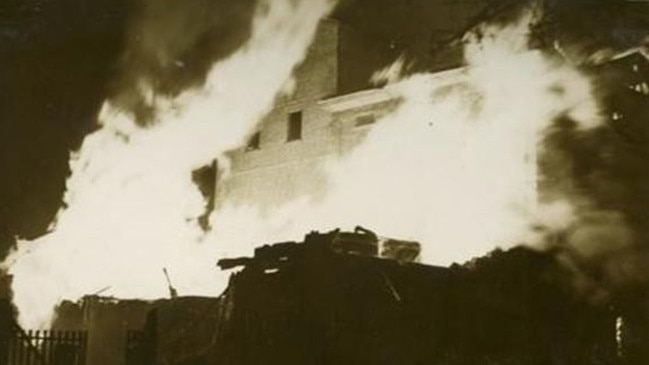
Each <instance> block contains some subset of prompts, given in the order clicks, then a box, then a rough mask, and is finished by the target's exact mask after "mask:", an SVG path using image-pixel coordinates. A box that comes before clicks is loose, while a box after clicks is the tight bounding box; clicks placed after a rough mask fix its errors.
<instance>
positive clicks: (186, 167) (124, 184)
mask: <svg viewBox="0 0 649 365" xmlns="http://www.w3.org/2000/svg"><path fill="white" fill-rule="evenodd" d="M294 3H295V2H294V1H289V0H284V1H278V0H272V1H270V0H269V1H268V2H267V3H266V7H264V8H263V11H262V10H260V12H259V15H258V17H257V18H256V20H255V23H254V29H253V35H252V38H251V39H250V41H249V42H248V43H247V44H246V45H245V46H244V47H243V48H242V49H241V50H239V51H238V52H237V53H235V54H234V55H233V56H231V57H230V58H229V59H227V60H225V61H223V62H220V63H218V64H216V65H215V66H214V68H213V70H212V72H211V74H210V76H209V80H208V83H207V86H206V87H205V89H204V90H201V91H200V92H192V93H186V94H184V95H182V96H181V97H179V98H178V99H176V100H172V101H164V102H159V103H158V104H159V105H158V107H159V108H160V109H161V110H163V111H164V112H161V113H159V114H158V115H159V118H158V121H157V123H155V124H154V125H153V126H152V127H149V128H147V129H142V128H140V127H137V126H136V124H135V123H134V122H133V121H132V120H129V119H128V118H125V117H124V115H123V114H120V113H118V112H117V111H115V110H112V109H111V107H110V105H107V106H106V107H105V108H104V110H103V112H102V116H101V120H102V123H103V124H102V128H101V129H100V130H98V131H97V132H95V133H93V134H92V135H90V136H88V137H87V138H86V140H85V141H84V144H83V146H82V148H81V150H80V151H79V153H78V155H77V156H75V157H74V158H73V160H72V163H71V166H72V176H71V177H70V179H69V181H68V192H67V194H66V197H65V202H66V204H67V207H66V208H64V209H62V210H61V212H60V213H59V215H58V217H57V220H56V223H55V224H54V226H53V231H52V232H51V233H50V234H48V235H46V236H44V237H42V238H40V239H39V240H37V241H35V242H29V243H27V242H25V243H22V244H21V245H20V247H19V249H18V250H17V251H16V252H14V253H13V254H12V255H11V257H10V258H9V259H8V260H7V263H8V265H10V270H11V273H12V274H14V276H15V281H14V299H15V303H16V304H17V306H18V307H19V309H20V313H21V317H20V320H21V322H22V324H23V325H25V326H27V327H34V326H42V325H44V324H46V323H47V322H48V321H49V320H51V316H52V308H53V307H54V305H55V304H56V303H57V302H58V301H60V300H61V299H65V298H67V299H76V298H80V297H81V296H83V295H85V294H89V293H93V292H96V291H97V290H99V289H102V288H104V287H106V286H110V287H111V288H110V291H109V293H111V294H112V295H115V296H118V297H138V298H157V297H162V296H165V295H166V293H167V292H166V290H167V288H166V286H165V282H164V280H162V276H161V275H162V274H161V268H162V267H167V268H169V270H170V272H171V274H172V276H173V280H174V284H175V286H176V287H177V288H178V290H179V292H181V293H183V294H202V295H215V294H218V291H219V290H220V289H222V287H223V285H224V284H225V281H224V280H223V276H222V274H219V273H218V272H217V271H216V269H215V267H214V263H215V260H216V259H217V258H218V257H219V255H224V254H229V255H232V254H240V253H248V250H249V249H250V248H251V247H252V246H253V245H256V244H261V243H267V242H273V241H275V240H286V239H299V238H300V237H301V236H302V235H303V234H304V233H305V232H307V231H309V230H311V229H314V228H317V229H327V228H334V227H349V226H350V225H355V224H363V225H366V226H367V227H370V228H373V229H376V230H377V231H378V232H380V233H381V234H382V235H387V236H394V237H398V238H404V239H405V238H409V239H415V240H418V241H420V242H422V243H423V244H424V252H423V254H424V256H423V259H424V261H425V262H428V263H436V264H449V263H451V262H454V261H464V260H466V259H469V258H471V257H474V256H476V255H480V254H483V253H485V252H487V251H489V250H491V249H493V248H494V247H495V246H501V247H503V246H511V245H514V244H518V243H520V242H522V241H530V240H531V239H533V238H534V237H531V236H530V229H529V226H530V224H531V223H532V222H538V221H541V222H542V223H545V224H547V225H557V224H567V221H569V220H570V219H571V214H570V213H571V210H570V207H568V208H566V209H563V208H562V207H564V206H559V208H557V206H553V207H552V209H546V207H544V206H540V207H539V205H538V204H537V200H536V197H535V192H536V168H535V166H536V162H535V156H536V151H537V149H536V148H537V145H538V143H539V140H540V138H542V136H543V133H544V131H545V130H546V129H547V127H548V126H549V125H550V124H551V122H552V121H553V119H554V118H556V117H557V116H559V115H568V116H570V117H571V118H572V119H573V120H575V121H576V122H578V124H579V125H580V126H582V127H584V128H587V127H592V126H593V125H594V124H596V123H597V122H598V120H599V119H598V115H597V107H596V104H595V102H594V101H593V98H592V95H591V89H590V84H589V82H588V80H587V79H586V78H585V77H584V76H583V75H581V74H580V73H579V72H577V71H575V69H573V68H572V67H570V65H567V64H565V63H562V62H559V61H558V60H556V59H553V58H551V57H548V56H546V55H544V54H543V53H541V52H540V51H538V50H531V49H529V48H528V46H527V45H528V25H529V23H530V22H531V21H532V20H533V19H532V16H531V15H530V16H527V17H525V19H524V20H523V21H521V22H520V23H517V24H515V25H513V26H508V27H504V28H495V27H492V28H485V29H483V32H482V35H481V37H473V38H470V39H469V41H468V45H467V47H466V50H465V54H466V60H467V66H466V67H465V68H464V69H462V70H461V71H459V72H458V73H459V74H460V75H461V76H460V77H459V78H458V82H456V83H454V85H453V86H452V87H445V88H440V86H439V84H438V83H437V82H436V81H435V80H436V78H434V77H431V75H427V74H418V75H413V76H410V77H408V78H406V79H403V80H401V81H399V82H396V83H394V84H391V85H388V86H386V90H387V91H388V92H390V93H391V94H393V95H394V96H395V98H398V99H400V100H401V102H400V104H399V106H398V108H397V109H396V110H395V111H394V112H393V113H391V114H389V115H387V116H386V117H384V118H383V119H382V120H380V121H378V123H377V125H376V126H375V127H374V128H373V130H372V131H371V132H370V133H369V135H368V136H367V138H366V139H365V141H364V143H363V144H362V145H361V146H359V147H358V148H357V149H356V150H355V151H354V152H353V153H352V154H351V155H349V156H346V157H345V158H344V160H343V161H336V162H335V163H333V164H332V166H329V167H328V168H327V170H328V176H329V189H328V191H327V193H326V195H325V196H320V197H317V198H309V197H307V198H305V199H301V200H298V201H294V202H291V203H288V204H287V205H286V206H285V207H283V208H282V209H278V210H274V211H273V214H272V216H267V215H263V214H260V213H258V212H257V210H256V209H255V208H254V207H252V208H250V207H243V208H242V207H229V206H228V205H227V204H223V205H222V209H219V210H218V211H216V212H214V214H213V215H212V217H211V223H212V224H211V226H212V227H214V228H213V230H212V232H210V233H209V234H207V235H205V234H203V232H201V230H200V229H199V228H198V226H197V224H196V218H197V217H198V216H199V215H200V214H201V213H202V211H203V208H204V204H205V202H204V201H203V199H202V197H201V196H200V194H199V192H198V190H197V189H196V188H195V186H194V185H193V184H192V183H191V171H192V170H193V169H195V168H197V167H200V166H201V165H204V164H206V163H207V162H209V161H210V160H211V159H213V158H214V157H216V156H218V155H220V154H221V153H222V152H224V151H225V150H227V149H230V148H233V147H235V146H237V145H238V144H240V143H241V142H242V140H243V139H244V137H245V136H246V135H247V133H249V131H250V130H251V129H252V128H253V127H254V125H255V124H256V123H257V121H258V120H259V119H260V117H261V116H262V115H263V114H264V112H266V111H267V110H268V109H269V108H270V107H271V106H272V102H273V98H274V97H275V95H276V94H277V93H278V92H279V91H280V90H281V88H282V86H283V85H285V84H286V81H287V79H288V78H289V77H290V72H291V69H292V68H293V66H294V65H295V64H296V63H297V62H299V60H300V59H301V58H302V57H303V55H304V50H305V48H306V47H307V45H308V43H309V41H310V40H311V38H312V36H313V33H314V31H315V25H316V23H317V21H318V19H319V18H320V17H322V16H323V14H326V12H327V11H328V10H329V9H330V6H331V4H330V3H329V2H328V1H324V0H321V1H312V0H310V1H303V2H298V3H297V4H295V5H294ZM306 3H308V4H306ZM447 86H448V84H447ZM143 87H144V88H145V87H146V86H143ZM559 213H561V214H559ZM557 217H558V218H557Z"/></svg>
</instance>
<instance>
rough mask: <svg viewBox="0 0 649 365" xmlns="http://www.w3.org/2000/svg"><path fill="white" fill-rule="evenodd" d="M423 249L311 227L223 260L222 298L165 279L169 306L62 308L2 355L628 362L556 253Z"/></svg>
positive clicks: (121, 359) (613, 320)
mask: <svg viewBox="0 0 649 365" xmlns="http://www.w3.org/2000/svg"><path fill="white" fill-rule="evenodd" d="M419 248H420V247H419V244H418V243H416V242H409V241H399V240H393V239H383V238H380V237H378V236H377V235H375V234H374V233H372V232H371V231H369V230H365V229H363V228H360V227H358V228H357V229H356V230H355V231H354V232H341V231H339V230H336V231H332V232H329V233H324V234H322V233H317V232H312V233H310V234H308V235H307V236H306V237H305V238H304V242H300V243H298V242H283V243H277V244H273V245H266V246H262V247H259V248H257V249H256V250H255V254H254V257H242V258H231V259H222V260H220V261H219V262H218V266H219V267H220V268H221V269H224V270H231V269H237V270H236V271H234V272H233V273H232V274H231V276H230V281H229V285H228V287H227V289H226V290H225V291H224V293H223V294H222V295H221V296H220V297H218V298H207V297H182V296H181V297H178V296H174V295H173V293H174V292H175V290H174V289H173V287H172V286H171V285H170V291H171V293H172V297H171V299H162V300H157V301H153V302H147V301H142V300H116V299H112V298H104V297H100V296H97V295H95V296H87V297H85V298H84V299H83V300H82V301H81V302H78V303H73V302H64V303H62V304H61V305H60V306H59V308H58V310H57V312H58V313H57V319H56V320H55V322H54V324H53V330H52V331H49V335H48V332H44V333H42V334H39V333H32V332H30V333H26V332H23V331H21V330H20V328H19V327H18V326H14V331H19V333H18V335H16V336H14V337H13V341H4V342H2V343H3V344H4V345H5V346H4V347H1V348H0V350H2V351H4V352H3V353H2V355H3V356H4V357H3V358H2V360H3V361H4V360H5V359H9V362H8V363H10V364H14V363H20V364H70V365H71V364H91V365H101V364H125V365H147V364H635V363H637V362H635V361H636V360H638V359H639V358H635V359H634V358H633V356H636V355H637V354H636V355H634V353H633V351H634V348H633V346H634V342H633V341H636V343H635V345H636V347H637V345H638V341H637V340H638V338H634V337H633V335H634V333H633V323H624V322H621V320H620V319H619V317H618V315H619V314H618V313H616V312H615V311H614V310H613V309H612V307H611V306H610V305H609V304H602V303H594V302H593V301H591V300H588V299H587V298H584V297H583V296H581V295H576V294H575V291H574V290H573V289H572V288H571V287H570V284H569V279H567V277H568V276H569V275H570V274H569V273H567V272H566V270H565V268H563V267H562V265H560V264H559V263H558V261H557V259H556V255H553V254H550V253H542V252H538V251H533V250H530V249H527V248H523V247H519V248H515V249H512V250H509V251H494V252H492V254H490V255H488V256H486V257H483V258H480V259H477V260H474V261H472V262H470V263H468V264H465V265H462V266H460V265H453V266H451V267H449V268H444V267H435V266H428V265H423V264H420V263H418V257H419ZM6 313H7V311H5V314H6ZM4 320H6V321H7V323H9V322H11V320H10V319H9V316H7V315H5V318H4ZM636 327H637V326H636ZM5 332H6V331H5ZM637 334H638V333H636V335H637ZM5 336H7V333H5ZM39 336H40V337H39ZM57 336H58V337H57ZM9 337H11V336H9ZM36 337H38V338H42V339H43V340H42V341H43V342H42V343H49V347H47V346H45V347H44V349H43V348H41V347H43V346H41V345H40V344H39V342H34V341H32V339H34V338H36ZM636 337H637V336H636ZM46 338H47V339H46ZM45 350H47V351H45ZM635 351H636V352H637V351H638V349H637V348H636V349H635ZM12 357H13V360H12ZM16 357H20V359H22V360H21V361H22V362H20V361H18V362H16ZM39 359H40V360H39ZM41 360H42V361H41ZM39 361H40V362H39ZM5 363H6V362H3V363H2V364H5Z"/></svg>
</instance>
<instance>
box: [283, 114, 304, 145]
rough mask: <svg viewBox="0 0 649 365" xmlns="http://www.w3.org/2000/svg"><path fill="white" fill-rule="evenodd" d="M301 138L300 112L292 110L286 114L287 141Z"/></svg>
mask: <svg viewBox="0 0 649 365" xmlns="http://www.w3.org/2000/svg"><path fill="white" fill-rule="evenodd" d="M298 139H302V112H293V113H290V114H289V115H288V134H287V138H286V140H287V141H288V142H290V141H295V140H298Z"/></svg>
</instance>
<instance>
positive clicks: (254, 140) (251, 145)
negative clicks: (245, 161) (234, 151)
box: [246, 132, 261, 151]
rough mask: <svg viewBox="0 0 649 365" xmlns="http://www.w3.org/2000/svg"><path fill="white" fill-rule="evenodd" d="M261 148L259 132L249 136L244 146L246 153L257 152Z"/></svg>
mask: <svg viewBox="0 0 649 365" xmlns="http://www.w3.org/2000/svg"><path fill="white" fill-rule="evenodd" d="M260 147H261V132H257V133H255V134H253V135H252V136H250V139H248V144H247V145H246V151H254V150H258V149H259V148H260Z"/></svg>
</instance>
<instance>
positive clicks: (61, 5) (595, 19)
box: [0, 0, 649, 257]
mask: <svg viewBox="0 0 649 365" xmlns="http://www.w3.org/2000/svg"><path fill="white" fill-rule="evenodd" d="M401 1H402V0H385V1H383V2H384V3H386V4H389V6H387V7H385V9H388V10H386V12H388V13H389V14H388V16H387V17H386V14H381V12H380V11H374V10H372V11H370V12H369V13H368V12H366V11H365V9H374V7H371V6H372V5H375V4H374V2H373V1H371V0H347V4H349V3H353V4H355V5H354V6H348V7H346V8H345V9H347V10H346V13H345V14H346V16H347V17H348V19H346V20H347V21H348V22H355V21H357V22H358V24H369V23H363V21H364V20H366V19H365V17H367V16H368V14H370V16H376V17H385V19H390V18H391V17H394V15H395V14H397V12H396V11H395V9H404V8H407V7H408V6H411V9H414V7H412V4H410V3H415V2H416V1H403V2H401ZM524 1H527V0H499V1H492V2H490V3H492V4H496V3H521V2H524ZM485 2H486V3H489V2H488V1H485ZM178 3H179V2H178V0H139V1H129V0H2V1H0V257H2V256H3V254H4V252H6V250H7V248H8V247H9V245H10V244H11V242H12V236H14V235H20V236H22V237H30V238H33V237H35V236H38V235H40V234H42V233H43V232H44V230H45V229H46V228H47V226H48V225H49V223H50V221H51V220H52V218H53V216H54V214H55V213H56V211H57V209H58V207H59V205H60V201H61V196H62V193H63V190H64V185H65V178H66V175H67V174H68V159H69V153H70V151H71V150H74V149H76V148H78V146H79V144H80V143H81V141H82V139H83V136H84V135H85V134H87V133H88V132H89V131H91V130H92V129H93V128H94V125H95V118H96V114H97V112H98V109H99V107H100V105H101V103H102V102H103V100H105V98H107V97H109V96H110V97H112V98H113V100H115V101H117V102H119V103H121V104H123V106H124V107H125V108H129V110H131V111H133V112H134V113H135V114H138V113H140V114H142V113H143V108H142V105H140V104H138V98H137V95H133V92H132V84H130V83H129V80H132V79H133V76H134V75H135V74H137V75H140V76H143V77H148V78H150V79H156V80H157V81H159V82H157V83H156V84H158V85H160V88H161V90H159V91H160V92H163V93H167V94H174V93H176V92H178V91H179V90H181V89H183V88H185V87H188V86H195V85H200V83H201V81H202V78H203V77H204V75H205V73H206V72H207V69H208V67H209V65H210V64H211V63H212V62H213V61H214V60H215V59H218V58H220V57H223V56H224V55H227V54H229V53H230V52H232V51H234V50H235V49H236V48H237V47H238V46H239V45H240V44H242V43H243V42H244V41H245V39H246V36H247V34H248V32H249V26H250V19H251V13H252V11H251V9H253V8H254V4H255V1H254V0H192V1H182V2H181V3H182V4H183V6H182V7H180V6H179V5H178ZM397 3H398V5H397ZM546 3H548V4H551V5H552V6H553V7H554V9H556V11H555V12H553V19H552V20H553V21H556V22H558V23H560V24H561V25H562V26H560V27H559V29H561V30H562V31H565V32H566V34H567V33H571V34H573V35H574V36H575V37H577V38H579V37H581V38H585V37H591V38H592V39H593V40H594V42H595V43H597V44H595V46H599V45H600V44H599V43H602V42H604V43H607V42H609V41H610V40H611V38H616V37H618V38H619V37H620V36H624V37H628V36H634V35H637V34H636V33H634V32H636V29H638V27H637V24H636V23H638V24H640V26H641V27H642V26H646V24H647V22H646V17H645V15H647V14H649V8H647V6H645V5H646V4H647V3H635V5H634V6H636V7H635V8H632V9H630V10H629V9H628V8H627V7H626V6H627V5H629V4H630V3H629V2H625V1H623V0H573V1H558V0H546ZM568 3H569V4H570V6H567V5H564V4H568ZM142 4H145V5H149V6H148V7H147V9H149V11H152V13H149V14H146V13H143V12H142V11H141V10H142V8H138V7H137V6H138V5H142ZM174 4H175V5H174ZM188 4H191V5H192V6H189V5H188ZM368 4H371V5H368ZM404 4H405V5H404ZM408 4H410V5H408ZM638 4H641V6H642V7H641V8H639V7H637V6H638ZM185 5H187V6H185ZM621 5H625V7H622V6H621ZM368 6H370V8H368ZM151 9H153V10H151ZM216 9H229V10H227V11H220V12H218V13H219V14H221V16H220V17H218V16H217V17H214V18H211V17H210V18H209V19H207V18H206V17H205V15H204V14H205V13H206V10H207V13H209V11H210V10H216ZM638 9H640V10H642V11H647V12H645V13H642V12H640V13H639V12H638ZM384 13H385V12H384ZM582 13H583V14H587V15H586V16H583V17H581V18H580V19H581V20H578V19H577V18H575V14H582ZM200 15H202V17H201V16H200ZM402 15H403V16H402V18H403V20H404V21H405V22H406V24H408V23H412V22H410V21H409V19H410V15H409V14H408V13H403V14H402ZM340 16H342V18H343V19H344V18H345V15H344V14H340ZM359 19H360V20H359ZM566 19H569V20H568V21H566ZM143 21H144V23H143ZM196 22H198V26H197V27H194V28H193V30H189V31H187V32H188V33H189V34H185V33H184V32H171V31H166V30H168V29H172V30H173V29H174V27H178V24H180V25H182V24H194V23H196ZM138 24H147V25H148V27H147V28H146V29H143V28H142V27H138ZM377 24H381V27H382V28H381V29H378V28H377V29H378V30H377V31H378V32H383V33H386V34H388V35H389V34H392V35H393V36H395V37H397V38H398V36H399V35H397V34H396V32H397V30H398V29H401V31H402V32H403V33H404V34H406V35H404V34H402V35H401V36H402V37H401V38H403V37H407V32H411V33H413V34H416V33H417V32H419V31H420V30H421V28H417V29H415V28H410V29H409V30H408V29H406V27H403V26H400V27H393V26H391V25H390V24H387V25H386V23H385V22H377ZM631 25H633V26H632V27H631ZM185 28H186V27H185ZM185 28H183V27H180V28H177V29H185ZM611 29H622V32H621V33H620V32H617V33H616V32H615V31H611ZM646 29H647V28H645V30H646ZM626 30H629V32H627V33H625V32H626ZM138 32H139V33H138ZM147 32H150V34H148V35H151V34H153V35H154V36H155V37H158V38H155V42H154V44H155V45H156V46H157V47H158V48H159V49H166V50H167V51H166V52H169V56H171V58H172V59H179V60H181V61H183V63H185V64H189V65H190V66H191V67H188V68H186V69H183V70H179V69H176V68H174V67H173V65H165V64H161V63H160V62H158V60H156V59H155V58H154V57H152V56H151V54H149V53H147V51H146V50H142V49H140V48H139V47H138V42H137V41H134V39H137V36H138V34H146V33H147ZM181 33H182V34H183V36H178V34H181ZM386 34H379V35H377V36H385V35H386ZM645 34H646V33H645ZM415 36H417V35H415ZM219 37H220V38H219ZM600 38H601V39H600ZM212 39H216V41H215V42H212ZM625 39H626V38H625ZM587 46H588V47H590V46H592V45H587ZM159 49H158V50H159ZM124 50H126V52H124ZM186 70H191V71H186ZM118 75H122V76H121V77H119V76H118ZM144 114H146V108H144Z"/></svg>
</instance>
